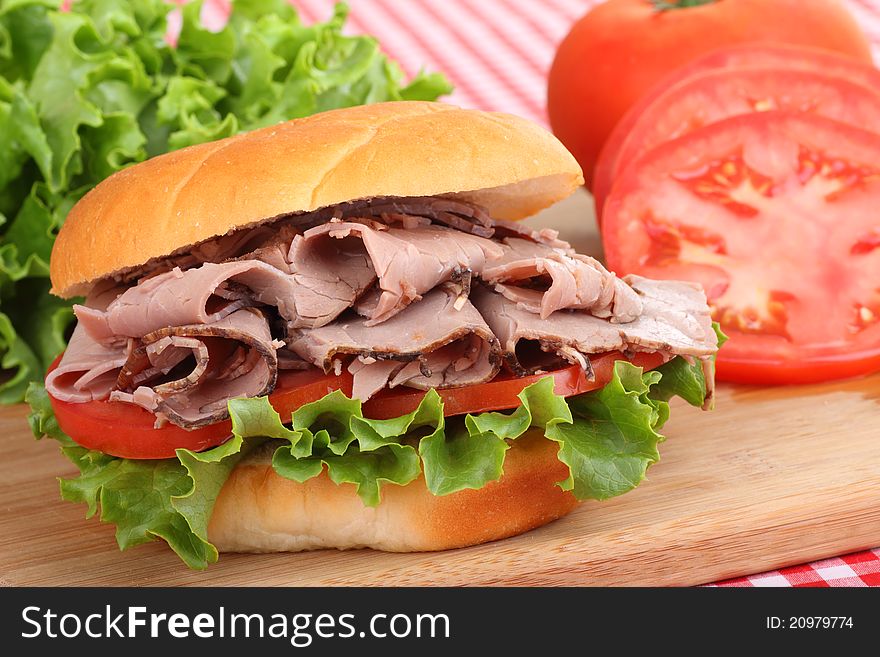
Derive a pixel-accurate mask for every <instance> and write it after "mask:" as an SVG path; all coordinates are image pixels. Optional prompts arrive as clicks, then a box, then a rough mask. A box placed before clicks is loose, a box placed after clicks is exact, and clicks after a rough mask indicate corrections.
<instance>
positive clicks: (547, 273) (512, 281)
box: [481, 238, 642, 322]
mask: <svg viewBox="0 0 880 657" xmlns="http://www.w3.org/2000/svg"><path fill="white" fill-rule="evenodd" d="M504 249H505V250H504V255H503V256H501V257H500V258H498V259H495V260H492V261H491V262H490V263H488V264H487V265H486V267H485V269H484V270H483V273H482V275H481V278H482V279H483V280H484V281H485V282H487V283H490V284H494V285H495V289H496V290H497V291H498V292H500V293H501V294H503V295H504V296H505V297H507V298H508V299H510V300H511V301H514V302H516V303H517V304H518V305H519V307H520V308H522V309H524V310H528V311H529V312H531V313H536V314H540V315H541V319H547V318H548V317H550V315H551V314H552V313H554V312H555V311H557V310H562V309H564V308H571V309H578V310H587V311H589V312H590V313H591V314H592V315H595V316H596V317H607V318H610V319H611V321H614V322H631V321H633V320H634V319H635V318H636V317H638V316H639V315H640V314H641V312H642V302H641V300H640V299H639V296H638V295H637V294H636V293H635V292H634V291H633V290H632V288H630V286H629V285H627V284H626V283H624V282H623V281H622V280H620V279H619V278H618V277H617V276H615V275H614V274H613V273H611V272H609V271H608V270H607V269H605V268H604V267H603V266H602V265H601V264H600V263H599V261H598V260H595V259H594V258H591V257H589V256H585V255H580V254H577V253H567V252H565V251H564V250H563V249H558V248H553V247H550V246H548V245H546V244H541V243H539V242H532V241H529V240H524V239H519V238H507V239H505V240H504Z"/></svg>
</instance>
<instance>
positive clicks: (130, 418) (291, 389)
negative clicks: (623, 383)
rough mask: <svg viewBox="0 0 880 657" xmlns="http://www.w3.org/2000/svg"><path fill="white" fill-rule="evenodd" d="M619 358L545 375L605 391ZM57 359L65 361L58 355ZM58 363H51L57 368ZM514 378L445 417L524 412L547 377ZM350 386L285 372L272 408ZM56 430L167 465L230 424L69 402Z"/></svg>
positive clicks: (211, 442) (571, 386) (375, 403)
mask: <svg viewBox="0 0 880 657" xmlns="http://www.w3.org/2000/svg"><path fill="white" fill-rule="evenodd" d="M623 358H624V356H623V354H621V353H617V352H615V353H610V354H603V355H601V356H598V357H595V358H593V359H592V365H593V372H594V374H595V377H594V380H592V381H590V380H587V378H586V376H584V372H583V370H582V369H581V368H580V367H579V366H574V365H573V366H570V367H565V368H562V369H559V370H555V371H553V372H549V373H548V374H549V375H550V376H552V377H553V379H554V390H555V391H556V393H557V394H559V395H565V396H571V395H576V394H580V393H582V392H587V391H588V390H595V389H597V388H601V387H602V386H604V385H605V384H606V383H608V381H609V380H610V379H611V373H612V368H613V366H614V363H615V362H616V361H618V360H621V359H623ZM59 360H60V356H59ZM630 360H631V362H633V363H634V364H636V365H639V366H641V367H644V368H645V369H646V370H647V369H653V368H655V367H658V366H659V365H661V364H662V362H663V358H662V356H660V355H659V354H636V356H635V357H634V358H632V359H630ZM57 363H58V361H57V360H56V362H55V363H54V364H53V366H52V368H50V371H51V369H54V367H55V365H57ZM548 374H536V375H533V376H525V377H516V376H513V375H509V374H500V375H499V376H497V377H496V378H495V379H493V380H492V381H490V382H488V383H483V384H480V385H476V386H469V387H466V388H449V389H446V390H440V391H439V393H440V397H441V398H442V399H443V402H444V412H445V414H446V415H448V416H449V415H462V414H465V413H480V412H482V411H492V410H501V409H506V408H514V407H516V406H519V399H518V398H517V395H518V394H519V393H520V392H522V390H523V388H525V387H526V386H528V385H530V384H532V383H534V382H535V381H538V380H539V379H541V378H543V377H545V376H548ZM351 386H352V379H351V375H350V374H348V372H345V371H343V372H342V373H341V374H338V375H336V374H332V373H331V374H324V373H323V372H322V371H320V370H318V369H311V370H306V371H302V372H282V373H281V374H280V375H279V377H278V385H277V387H276V388H275V391H274V392H273V393H272V394H271V395H269V401H270V402H271V404H272V406H273V407H274V408H275V410H276V411H278V413H279V415H281V417H282V418H289V417H290V415H291V414H292V413H293V411H295V410H296V409H298V408H299V407H300V406H302V405H303V404H308V403H309V402H313V401H317V400H318V399H321V398H322V397H324V396H325V395H327V394H328V393H330V392H333V391H334V390H342V391H343V392H344V393H346V394H347V395H351ZM424 396H425V392H424V391H422V390H413V389H397V390H386V391H384V392H382V393H380V394H378V395H376V396H375V397H373V398H372V399H370V400H369V401H368V402H367V403H366V404H364V414H365V415H366V416H367V417H373V418H376V419H386V418H391V417H397V416H400V415H403V414H405V413H409V412H411V411H413V410H415V409H416V408H417V407H418V405H419V403H420V402H421V401H422V398H423V397H424ZM51 402H52V408H53V410H54V411H55V417H56V418H57V419H58V426H59V427H61V430H62V431H64V432H65V433H66V434H67V435H69V436H70V437H71V438H73V439H74V440H75V441H76V442H77V443H79V444H80V445H82V446H83V447H87V448H89V449H94V450H98V451H100V452H104V453H105V454H110V455H112V456H119V457H122V458H130V459H163V458H171V457H173V456H174V452H175V450H176V449H179V448H184V449H190V450H192V451H196V452H197V451H201V450H205V449H209V448H211V447H215V446H217V445H220V444H221V443H223V442H225V441H226V440H227V439H228V438H229V436H230V434H231V431H232V424H231V422H230V421H229V420H226V421H224V422H218V423H217V424H212V425H210V426H207V427H201V428H199V429H192V430H187V429H181V428H180V427H178V426H175V425H173V424H166V425H165V426H163V427H160V428H158V429H157V428H155V427H154V423H155V419H156V418H155V416H154V415H153V414H152V413H150V412H148V411H146V410H144V409H143V408H141V407H139V406H135V405H133V404H126V403H123V402H111V401H92V402H85V403H70V402H64V401H61V400H58V399H55V398H51Z"/></svg>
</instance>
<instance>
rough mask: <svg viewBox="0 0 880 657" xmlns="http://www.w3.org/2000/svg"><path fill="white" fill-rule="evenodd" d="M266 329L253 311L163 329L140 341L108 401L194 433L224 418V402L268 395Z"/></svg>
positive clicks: (270, 350) (271, 352)
mask: <svg viewBox="0 0 880 657" xmlns="http://www.w3.org/2000/svg"><path fill="white" fill-rule="evenodd" d="M278 346H280V345H279V343H276V342H274V341H273V340H272V335H271V333H270V331H269V324H268V322H267V321H266V318H265V317H264V316H263V314H262V313H260V312H259V311H258V310H255V309H251V308H246V309H243V310H237V311H235V312H233V313H231V314H229V315H226V316H225V317H222V318H221V319H219V320H217V321H216V322H213V323H211V324H191V325H188V326H175V327H169V328H163V329H160V330H157V331H153V332H152V333H148V334H147V335H145V336H144V337H143V338H142V339H141V340H140V341H139V344H138V346H137V348H135V349H133V350H132V351H131V353H130V354H129V356H128V358H127V359H126V361H125V363H124V366H123V367H122V369H121V370H120V371H119V375H118V378H117V379H116V381H115V383H116V386H115V387H116V389H115V390H114V391H113V392H111V393H110V399H111V400H113V401H122V402H128V403H131V404H137V405H138V406H141V407H143V408H145V409H147V410H148V411H151V412H153V413H155V415H156V423H157V426H161V425H162V424H163V423H164V422H165V421H170V422H172V423H174V424H176V425H178V426H180V427H184V428H188V429H190V428H195V427H200V426H204V425H207V424H213V423H215V422H219V421H220V420H223V419H225V418H226V417H228V415H229V414H228V411H227V407H226V402H227V401H228V400H229V399H233V398H236V397H257V396H260V395H266V394H269V393H270V392H271V391H272V390H273V389H274V387H275V382H276V379H277V376H278V359H277V356H276V349H277V348H278Z"/></svg>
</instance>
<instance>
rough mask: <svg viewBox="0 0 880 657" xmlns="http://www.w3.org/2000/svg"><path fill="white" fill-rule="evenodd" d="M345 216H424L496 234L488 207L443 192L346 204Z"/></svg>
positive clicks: (483, 233)
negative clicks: (436, 194)
mask: <svg viewBox="0 0 880 657" xmlns="http://www.w3.org/2000/svg"><path fill="white" fill-rule="evenodd" d="M340 207H341V208H342V212H343V214H342V216H343V217H380V218H385V219H390V220H392V221H396V220H397V218H400V217H424V218H426V219H430V220H432V221H434V222H436V223H440V224H444V225H446V226H449V227H450V228H455V229H457V230H460V231H462V232H465V233H472V234H474V235H479V236H480V237H492V234H493V233H494V232H495V230H494V228H493V226H494V223H495V222H494V221H493V220H492V218H491V217H490V216H489V212H488V211H487V210H486V208H484V207H482V206H479V205H475V204H473V203H466V202H464V201H458V200H456V199H451V198H443V197H439V196H408V197H392V196H384V197H377V198H371V199H364V200H361V201H355V202H354V203H350V204H344V205H342V206H340Z"/></svg>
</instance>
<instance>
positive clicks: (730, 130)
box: [603, 112, 880, 383]
mask: <svg viewBox="0 0 880 657" xmlns="http://www.w3.org/2000/svg"><path fill="white" fill-rule="evenodd" d="M878 207H880V136H878V135H876V134H873V133H870V132H867V131H864V130H860V129H857V128H853V127H851V126H848V125H845V124H843V123H840V122H838V121H833V120H830V119H826V118H823V117H819V116H815V115H812V114H805V113H792V112H765V113H759V114H751V115H746V116H740V117H735V118H731V119H727V120H725V121H721V122H718V123H714V124H712V125H709V126H707V127H705V128H702V129H699V130H696V131H694V132H692V133H690V134H688V135H686V136H684V137H681V138H679V139H675V140H672V141H670V142H667V143H665V144H663V145H661V146H659V147H657V148H655V149H654V150H652V151H650V152H649V153H646V154H645V155H644V156H643V157H642V158H641V159H639V160H638V161H636V162H634V163H632V164H631V165H630V166H629V167H628V168H627V169H626V170H625V171H624V172H623V174H622V176H621V177H620V179H619V180H618V182H617V183H616V184H615V186H614V190H613V191H612V193H611V196H610V197H609V199H608V203H607V206H606V209H605V225H604V231H603V242H604V246H605V254H606V257H607V259H608V264H609V266H610V267H611V268H612V269H614V270H616V271H617V272H619V273H637V274H641V275H644V276H649V277H653V278H672V279H675V278H681V279H688V280H694V281H698V282H700V283H702V284H703V286H704V288H705V289H706V293H707V296H708V298H709V302H710V304H711V306H712V309H713V314H714V317H715V319H717V320H718V321H720V322H721V325H722V328H723V329H724V331H725V332H726V333H727V334H728V335H729V336H730V342H729V343H728V344H727V345H725V347H724V348H723V349H722V350H721V351H720V353H719V356H718V369H717V372H718V377H719V378H720V379H724V380H734V381H741V382H754V383H798V382H808V381H821V380H826V379H832V378H841V377H847V376H854V375H858V374H865V373H868V372H872V371H876V370H878V369H880V214H878V213H877V208H878Z"/></svg>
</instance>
